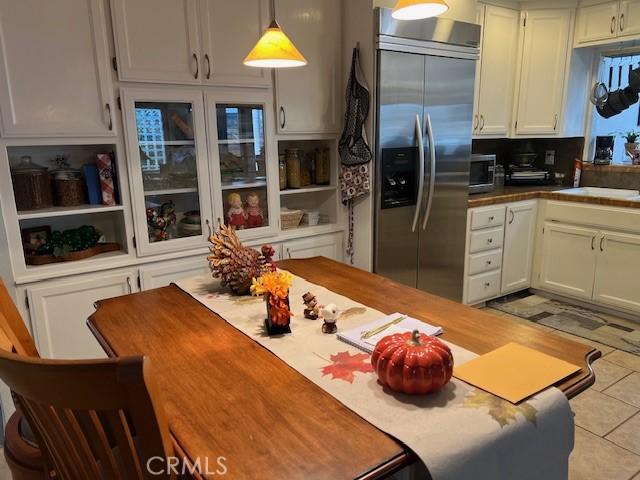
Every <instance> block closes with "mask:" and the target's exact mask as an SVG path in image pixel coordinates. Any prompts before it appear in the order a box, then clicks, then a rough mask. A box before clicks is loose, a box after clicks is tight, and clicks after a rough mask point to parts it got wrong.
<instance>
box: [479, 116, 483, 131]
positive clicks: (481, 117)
mask: <svg viewBox="0 0 640 480" xmlns="http://www.w3.org/2000/svg"><path fill="white" fill-rule="evenodd" d="M482 130H484V115H480V131H482Z"/></svg>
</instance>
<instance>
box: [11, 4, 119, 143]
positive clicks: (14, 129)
mask: <svg viewBox="0 0 640 480" xmlns="http://www.w3.org/2000/svg"><path fill="white" fill-rule="evenodd" d="M103 8H104V7H103V2H102V1H100V0H57V1H55V2H42V1H40V0H20V1H15V0H0V43H1V45H0V65H1V68H2V70H3V71H2V75H0V109H1V119H2V127H1V129H2V135H3V136H4V137H54V136H67V137H68V136H74V137H78V136H111V135H114V129H115V125H114V122H115V116H116V115H115V114H116V112H115V111H114V106H113V93H112V86H111V82H110V78H111V74H110V71H109V56H108V47H107V36H106V31H105V29H106V22H105V13H104V9H103Z"/></svg>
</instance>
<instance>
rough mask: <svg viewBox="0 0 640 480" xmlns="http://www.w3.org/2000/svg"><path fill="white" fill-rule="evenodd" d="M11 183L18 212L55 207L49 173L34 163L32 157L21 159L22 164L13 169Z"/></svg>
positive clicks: (45, 168)
mask: <svg viewBox="0 0 640 480" xmlns="http://www.w3.org/2000/svg"><path fill="white" fill-rule="evenodd" d="M11 183H12V184H13V192H14V196H15V201H16V210H18V211H23V210H38V209H41V208H49V207H51V206H52V205H53V196H52V194H51V178H50V177H49V171H48V170H47V167H41V166H40V165H36V164H35V163H33V161H32V160H31V157H29V156H23V157H21V159H20V163H19V164H18V165H16V166H15V167H14V168H12V169H11Z"/></svg>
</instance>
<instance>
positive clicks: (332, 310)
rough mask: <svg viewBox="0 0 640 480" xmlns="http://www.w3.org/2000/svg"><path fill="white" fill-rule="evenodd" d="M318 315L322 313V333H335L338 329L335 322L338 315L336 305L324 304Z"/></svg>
mask: <svg viewBox="0 0 640 480" xmlns="http://www.w3.org/2000/svg"><path fill="white" fill-rule="evenodd" d="M320 315H322V319H323V320H324V324H323V325H322V333H336V332H337V331H338V327H337V326H336V322H337V321H338V317H339V316H340V312H338V307H337V306H336V305H335V304H334V303H330V304H329V305H325V306H324V307H322V309H321V310H320Z"/></svg>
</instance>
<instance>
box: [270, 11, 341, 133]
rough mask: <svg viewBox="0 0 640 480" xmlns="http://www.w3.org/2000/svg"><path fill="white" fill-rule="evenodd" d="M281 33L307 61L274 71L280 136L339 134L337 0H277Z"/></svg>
mask: <svg viewBox="0 0 640 480" xmlns="http://www.w3.org/2000/svg"><path fill="white" fill-rule="evenodd" d="M275 5H276V16H277V18H278V22H279V23H280V25H281V26H282V29H283V30H284V32H285V33H286V34H287V35H288V36H289V38H291V40H292V41H293V43H294V44H295V45H296V47H297V48H298V50H300V52H301V53H302V55H303V56H304V57H305V58H306V59H307V61H308V62H309V64H308V65H306V66H304V67H298V68H281V69H277V70H276V72H275V78H276V85H275V87H276V110H277V111H276V117H277V126H278V133H285V134H289V133H291V134H299V133H338V132H339V131H340V124H341V117H342V110H343V109H342V105H341V101H342V98H343V95H342V89H341V77H342V69H341V65H342V57H341V50H340V48H341V37H342V34H341V32H342V26H341V17H340V12H341V5H340V0H276V2H275Z"/></svg>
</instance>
